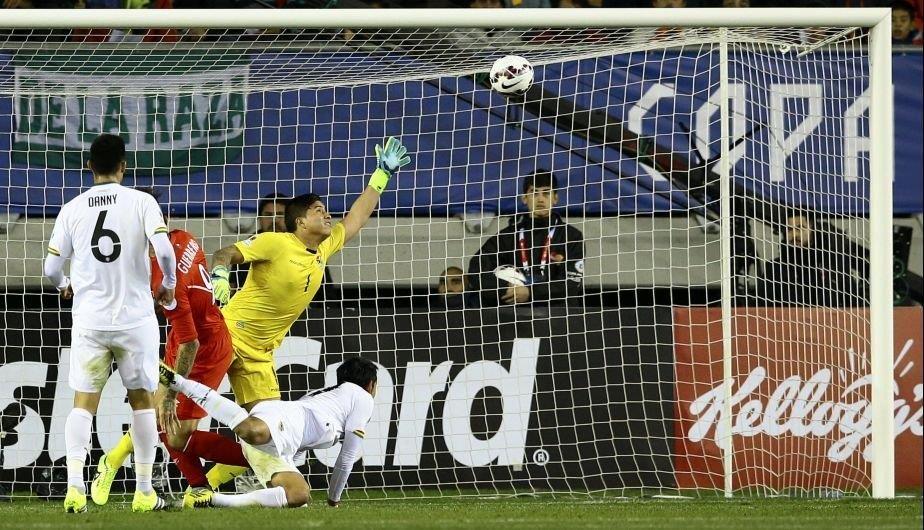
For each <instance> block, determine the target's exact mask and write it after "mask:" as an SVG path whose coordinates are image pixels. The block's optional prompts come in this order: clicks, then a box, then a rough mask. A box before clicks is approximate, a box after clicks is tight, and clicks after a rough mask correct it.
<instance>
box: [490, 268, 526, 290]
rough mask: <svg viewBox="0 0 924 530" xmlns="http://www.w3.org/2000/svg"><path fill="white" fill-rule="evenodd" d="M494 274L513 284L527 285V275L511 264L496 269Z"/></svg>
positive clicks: (499, 278)
mask: <svg viewBox="0 0 924 530" xmlns="http://www.w3.org/2000/svg"><path fill="white" fill-rule="evenodd" d="M494 276H497V279H498V280H503V281H505V282H507V283H509V284H510V285H513V286H517V287H519V286H521V285H526V276H524V275H523V273H522V272H520V270H519V269H517V268H516V267H512V266H510V265H501V266H500V267H498V268H496V269H494Z"/></svg>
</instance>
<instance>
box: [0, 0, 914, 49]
mask: <svg viewBox="0 0 924 530" xmlns="http://www.w3.org/2000/svg"><path fill="white" fill-rule="evenodd" d="M0 7H3V8H6V9H15V8H21V9H23V8H24V9H28V8H34V9H47V8H59V9H60V8H65V9H69V8H75V9H114V8H124V9H205V8H209V9H219V8H224V9H228V8H231V9H238V8H251V9H253V8H256V9H261V8H262V9H281V8H286V9H292V8H295V9H323V8H377V9H383V8H401V7H404V8H452V7H457V8H583V7H603V8H630V7H655V8H683V7H738V8H747V7H891V8H892V42H893V43H894V44H898V45H915V46H921V45H922V42H924V40H922V28H924V0H0ZM203 34H204V32H203V31H201V30H196V29H187V30H152V31H149V32H148V33H147V34H146V35H143V36H141V37H140V38H141V39H143V40H157V41H165V40H166V41H178V40H199V39H201V38H202V37H203ZM72 37H74V38H76V39H77V40H89V41H105V40H119V39H121V38H123V37H124V36H123V35H121V34H118V33H116V34H112V33H105V34H101V33H99V32H79V33H77V34H74V35H72Z"/></svg>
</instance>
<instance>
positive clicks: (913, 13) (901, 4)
mask: <svg viewBox="0 0 924 530" xmlns="http://www.w3.org/2000/svg"><path fill="white" fill-rule="evenodd" d="M892 9H894V10H897V11H905V12H906V13H908V16H910V17H911V21H912V22H913V21H914V19H915V18H917V16H918V13H917V10H916V9H915V8H914V6H912V5H911V4H910V3H908V2H905V1H904V0H898V1H896V2H892Z"/></svg>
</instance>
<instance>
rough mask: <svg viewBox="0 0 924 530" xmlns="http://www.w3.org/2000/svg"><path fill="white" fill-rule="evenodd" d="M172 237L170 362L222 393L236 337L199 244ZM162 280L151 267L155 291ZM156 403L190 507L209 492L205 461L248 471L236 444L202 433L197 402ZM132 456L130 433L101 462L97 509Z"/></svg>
mask: <svg viewBox="0 0 924 530" xmlns="http://www.w3.org/2000/svg"><path fill="white" fill-rule="evenodd" d="M169 237H170V243H171V244H172V245H173V249H174V252H175V254H176V263H177V286H176V298H175V302H174V305H172V306H167V307H164V308H163V311H164V316H166V318H167V322H168V323H169V324H170V331H169V333H168V334H167V346H166V353H165V355H164V362H165V363H166V364H168V365H169V366H172V367H173V368H174V369H175V370H176V371H177V372H178V373H185V374H188V375H186V377H187V378H189V379H192V380H194V381H198V382H200V383H202V384H204V385H206V386H208V387H209V388H213V389H217V388H218V385H220V384H221V380H222V378H223V377H224V376H225V373H227V371H228V366H229V365H230V364H231V359H232V355H233V353H232V349H231V335H230V334H229V333H228V328H227V327H226V326H225V321H224V317H222V314H221V311H220V310H219V309H218V306H216V305H214V304H213V303H212V289H211V282H210V281H209V272H208V265H207V263H206V259H205V254H204V253H203V252H202V248H201V246H200V245H199V242H198V241H197V240H196V239H195V238H194V237H193V236H192V234H190V233H189V232H184V231H183V230H173V231H171V232H170V234H169ZM153 259H154V258H152V260H153ZM162 275H163V273H162V272H161V270H160V268H159V267H158V266H157V264H156V262H155V263H154V265H153V266H152V267H151V285H152V288H153V289H155V290H156V286H159V285H160V282H161V278H162ZM155 400H156V402H157V419H158V424H159V425H160V427H161V431H162V432H161V441H163V442H164V445H165V446H166V447H167V451H168V452H169V453H170V456H171V457H172V458H173V461H174V462H175V463H176V465H177V467H179V468H180V471H181V472H182V473H183V476H184V477H186V480H187V481H188V482H189V486H190V487H189V489H187V490H186V495H185V496H184V498H183V504H184V506H188V507H192V506H194V505H195V504H196V499H197V498H198V497H199V496H202V495H203V494H204V493H205V492H206V491H208V488H209V484H208V480H207V479H206V476H205V470H204V469H203V467H202V462H201V460H200V458H204V459H206V460H211V461H213V462H220V463H223V464H230V465H233V466H242V467H246V466H247V460H246V459H245V458H244V455H243V452H242V450H241V447H240V445H238V444H237V443H236V442H235V441H234V440H232V439H230V438H227V437H224V436H221V435H219V434H218V433H214V432H209V431H201V430H198V425H199V420H201V419H202V418H204V417H206V416H207V414H206V412H205V411H204V410H202V409H201V408H200V407H199V406H198V405H196V404H195V403H194V402H193V401H192V400H190V399H189V398H187V397H186V396H184V395H182V394H180V395H179V396H177V393H176V392H175V391H173V390H169V389H167V390H166V391H164V389H163V388H161V389H160V391H158V395H157V396H156V398H155ZM131 451H132V441H131V436H130V435H129V433H126V434H125V435H124V436H123V437H122V439H121V440H119V443H118V444H116V447H114V448H113V449H112V450H111V451H109V452H108V453H107V454H106V455H104V456H103V458H101V459H100V462H99V465H98V466H97V474H96V476H95V477H94V479H93V483H92V485H91V488H90V494H91V497H92V499H93V501H94V502H95V503H96V504H105V503H106V502H108V500H109V490H110V487H111V485H112V481H113V479H114V478H115V475H116V472H117V470H118V469H119V467H120V466H121V465H122V462H124V461H125V458H126V457H127V456H128V453H130V452H131Z"/></svg>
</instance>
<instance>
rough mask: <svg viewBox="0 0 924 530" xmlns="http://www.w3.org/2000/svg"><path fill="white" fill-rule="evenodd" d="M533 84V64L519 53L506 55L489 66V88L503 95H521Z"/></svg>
mask: <svg viewBox="0 0 924 530" xmlns="http://www.w3.org/2000/svg"><path fill="white" fill-rule="evenodd" d="M531 86H533V65H532V64H530V62H529V61H527V60H526V59H525V58H524V57H520V56H519V55H507V56H505V57H501V58H500V59H498V60H496V61H494V66H492V67H491V88H493V89H494V90H495V91H496V92H498V93H499V94H503V95H504V96H522V95H523V94H525V93H526V91H527V90H529V87H531Z"/></svg>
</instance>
